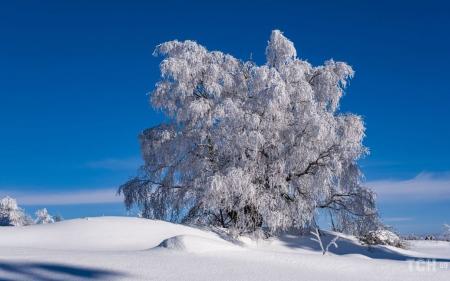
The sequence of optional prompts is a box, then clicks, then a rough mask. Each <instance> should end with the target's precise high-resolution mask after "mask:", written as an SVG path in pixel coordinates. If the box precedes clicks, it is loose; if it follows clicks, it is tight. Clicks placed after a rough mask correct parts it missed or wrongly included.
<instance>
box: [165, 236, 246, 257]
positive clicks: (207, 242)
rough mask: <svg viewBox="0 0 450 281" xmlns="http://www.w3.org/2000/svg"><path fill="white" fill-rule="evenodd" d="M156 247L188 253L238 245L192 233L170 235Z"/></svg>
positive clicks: (232, 247)
mask: <svg viewBox="0 0 450 281" xmlns="http://www.w3.org/2000/svg"><path fill="white" fill-rule="evenodd" d="M158 247H160V248H166V249H170V250H177V251H183V252H188V253H205V252H215V251H228V250H237V249H238V246H236V245H233V244H231V243H230V242H227V241H225V240H222V239H211V238H206V237H200V236H194V235H177V236H174V237H170V238H168V239H165V240H164V241H162V242H161V244H159V245H158Z"/></svg>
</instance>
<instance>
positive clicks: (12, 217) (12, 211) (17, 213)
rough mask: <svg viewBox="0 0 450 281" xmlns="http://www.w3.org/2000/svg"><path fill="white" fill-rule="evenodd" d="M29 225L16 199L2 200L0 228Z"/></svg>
mask: <svg viewBox="0 0 450 281" xmlns="http://www.w3.org/2000/svg"><path fill="white" fill-rule="evenodd" d="M27 224H29V220H28V218H27V216H26V215H25V213H24V211H23V210H22V209H21V208H19V206H18V205H17V201H16V199H13V198H11V197H9V196H6V197H4V198H3V199H1V200H0V226H21V225H27Z"/></svg>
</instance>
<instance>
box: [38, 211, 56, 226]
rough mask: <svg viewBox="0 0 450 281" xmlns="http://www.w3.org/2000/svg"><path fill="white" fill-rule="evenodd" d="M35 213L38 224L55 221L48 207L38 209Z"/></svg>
mask: <svg viewBox="0 0 450 281" xmlns="http://www.w3.org/2000/svg"><path fill="white" fill-rule="evenodd" d="M35 215H36V221H35V223H36V224H47V223H54V222H55V220H54V219H53V217H52V216H51V215H50V214H49V213H48V211H47V209H46V208H43V209H39V210H37V211H36V213H35Z"/></svg>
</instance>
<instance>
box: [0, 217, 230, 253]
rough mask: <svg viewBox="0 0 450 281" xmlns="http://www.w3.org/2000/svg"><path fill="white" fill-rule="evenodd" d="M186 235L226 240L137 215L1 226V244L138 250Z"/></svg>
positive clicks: (58, 248) (16, 246)
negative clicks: (136, 216)
mask: <svg viewBox="0 0 450 281" xmlns="http://www.w3.org/2000/svg"><path fill="white" fill-rule="evenodd" d="M183 235H190V236H195V237H198V239H197V240H199V239H201V238H204V239H205V241H209V240H213V241H219V242H218V243H220V241H223V242H224V243H226V241H225V240H223V239H221V238H220V237H219V236H218V235H217V234H215V233H214V232H211V231H204V230H201V229H198V228H194V227H189V226H186V225H180V224H174V223H170V222H165V221H159V220H148V219H141V218H133V217H95V218H82V219H73V220H66V221H62V222H57V223H52V224H45V225H30V226H23V227H1V228H0V237H1V239H0V248H3V247H15V248H34V249H52V250H92V251H97V250H101V251H121V250H127V251H134V250H147V249H151V248H155V247H157V246H158V245H159V244H160V243H161V241H163V240H167V239H169V238H170V237H176V236H183ZM208 239H209V240H208ZM190 240H192V241H194V239H190ZM192 243H193V242H192ZM209 244H212V242H211V243H209Z"/></svg>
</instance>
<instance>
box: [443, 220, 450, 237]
mask: <svg viewBox="0 0 450 281" xmlns="http://www.w3.org/2000/svg"><path fill="white" fill-rule="evenodd" d="M444 239H446V240H447V241H450V224H444Z"/></svg>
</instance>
